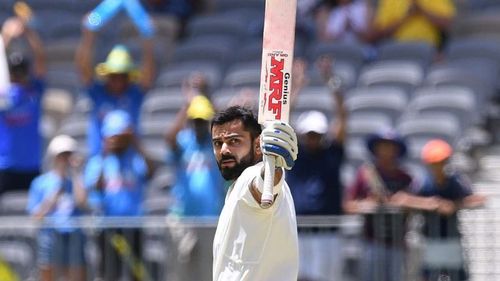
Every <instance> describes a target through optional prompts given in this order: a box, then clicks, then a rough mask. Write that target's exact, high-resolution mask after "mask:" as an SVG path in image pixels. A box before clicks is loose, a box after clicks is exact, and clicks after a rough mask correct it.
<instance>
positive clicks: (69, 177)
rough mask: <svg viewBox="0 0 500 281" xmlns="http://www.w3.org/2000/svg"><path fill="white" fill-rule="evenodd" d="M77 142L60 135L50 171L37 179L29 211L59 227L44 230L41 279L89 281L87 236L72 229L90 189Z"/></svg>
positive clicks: (53, 148)
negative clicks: (78, 152) (85, 252)
mask: <svg viewBox="0 0 500 281" xmlns="http://www.w3.org/2000/svg"><path fill="white" fill-rule="evenodd" d="M76 150H77V143H76V141H75V140H74V139H72V138H70V137H68V136H65V135H60V136H57V137H55V138H54V139H53V140H52V141H51V142H50V144H49V147H48V151H47V154H48V156H49V157H50V158H51V159H52V166H51V168H50V170H49V171H48V172H46V173H44V174H42V175H40V176H38V177H37V178H35V180H33V183H32V184H31V188H30V190H29V200H28V206H27V210H28V212H29V213H30V214H31V215H32V216H34V217H35V218H37V219H45V218H46V219H47V221H48V222H51V223H52V224H54V225H55V226H53V227H50V228H49V227H46V228H43V229H41V230H40V232H39V235H38V265H39V267H40V280H42V281H51V280H54V281H55V280H58V276H59V277H61V275H62V277H63V279H64V280H75V281H78V280H81V281H83V280H86V277H85V273H86V271H85V264H86V262H85V254H84V245H85V237H84V234H83V232H82V231H81V230H80V229H76V228H73V227H71V226H68V223H69V220H70V219H71V218H74V217H78V216H80V215H81V214H82V213H83V211H84V210H85V209H86V206H87V205H86V198H87V195H86V190H85V188H84V186H83V181H82V177H81V172H80V170H79V167H80V165H79V163H81V161H78V160H77V158H75V156H74V152H75V151H76Z"/></svg>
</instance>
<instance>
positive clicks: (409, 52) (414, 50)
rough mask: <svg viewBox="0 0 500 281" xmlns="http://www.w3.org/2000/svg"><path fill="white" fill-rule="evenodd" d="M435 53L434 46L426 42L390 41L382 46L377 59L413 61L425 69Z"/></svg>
mask: <svg viewBox="0 0 500 281" xmlns="http://www.w3.org/2000/svg"><path fill="white" fill-rule="evenodd" d="M435 54H436V50H435V49H434V47H433V46H432V45H430V44H427V43H424V42H388V43H385V44H383V45H382V46H380V48H379V50H378V56H377V60H381V61H386V60H396V61H411V62H415V63H418V64H419V65H420V66H422V67H423V68H424V69H425V68H427V66H429V65H430V64H431V63H432V61H433V59H434V56H435Z"/></svg>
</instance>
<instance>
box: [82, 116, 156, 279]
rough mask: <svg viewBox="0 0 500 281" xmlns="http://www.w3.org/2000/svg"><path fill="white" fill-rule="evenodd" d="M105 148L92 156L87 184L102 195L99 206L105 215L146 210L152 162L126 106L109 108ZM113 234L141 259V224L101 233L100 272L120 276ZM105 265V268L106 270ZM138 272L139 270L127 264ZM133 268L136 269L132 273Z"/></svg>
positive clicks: (136, 213)
mask: <svg viewBox="0 0 500 281" xmlns="http://www.w3.org/2000/svg"><path fill="white" fill-rule="evenodd" d="M102 136H103V138H104V144H103V146H104V149H103V152H102V153H101V154H97V155H94V156H93V157H92V158H90V159H89V161H88V163H87V167H86V171H85V185H86V187H87V189H89V191H90V192H93V193H97V194H100V195H101V202H100V208H101V212H102V214H103V215H104V216H111V217H123V216H126V217H137V216H141V215H142V214H143V210H142V202H143V197H144V185H145V181H146V180H147V179H148V178H149V177H150V176H151V174H152V164H151V162H150V161H149V160H148V159H147V157H146V156H145V154H144V152H143V151H142V149H141V147H140V146H139V143H138V140H137V138H136V136H135V135H134V131H133V129H132V118H131V117H130V115H129V114H128V113H127V112H125V111H123V110H114V111H111V112H109V113H108V114H107V115H106V116H105V117H104V120H103V124H102ZM113 237H121V238H123V237H125V240H124V241H126V242H127V243H128V244H129V245H130V248H131V249H132V250H131V251H132V252H133V255H134V256H135V257H138V258H139V260H140V259H141V254H142V245H141V231H140V229H138V228H127V229H105V230H103V231H102V232H101V234H100V235H99V238H98V240H99V245H100V249H101V257H102V258H103V260H102V262H101V263H100V268H99V271H100V272H99V274H100V276H101V277H102V278H104V280H119V276H120V273H121V272H122V270H121V265H122V263H121V261H122V262H123V259H124V258H123V257H119V256H118V251H112V250H111V249H113V244H112V243H111V240H112V239H114V238H113ZM105 269H106V271H105ZM127 269H128V270H127V272H128V273H130V275H132V273H133V274H134V275H135V276H134V277H136V278H137V279H139V278H138V277H137V275H136V273H137V272H136V271H134V270H132V268H127ZM131 271H133V272H132V273H131Z"/></svg>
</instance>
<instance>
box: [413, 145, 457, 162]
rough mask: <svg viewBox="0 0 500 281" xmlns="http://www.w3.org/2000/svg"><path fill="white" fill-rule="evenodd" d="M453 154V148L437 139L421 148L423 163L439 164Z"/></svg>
mask: <svg viewBox="0 0 500 281" xmlns="http://www.w3.org/2000/svg"><path fill="white" fill-rule="evenodd" d="M452 154H453V148H451V146H450V145H449V144H448V143H447V142H445V141H443V140H439V139H435V140H431V141H429V142H428V143H426V144H425V145H424V147H423V148H422V155H421V157H422V160H423V161H424V162H425V163H428V164H432V163H439V162H441V161H443V160H445V159H447V158H449V157H450V156H451V155H452Z"/></svg>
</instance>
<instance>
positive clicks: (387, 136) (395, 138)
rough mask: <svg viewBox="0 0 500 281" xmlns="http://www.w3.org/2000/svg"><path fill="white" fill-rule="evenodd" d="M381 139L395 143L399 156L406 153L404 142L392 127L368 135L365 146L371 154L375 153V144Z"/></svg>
mask: <svg viewBox="0 0 500 281" xmlns="http://www.w3.org/2000/svg"><path fill="white" fill-rule="evenodd" d="M381 141H387V142H392V143H393V144H395V145H396V146H397V147H398V148H399V157H403V156H405V155H406V152H407V148H406V143H405V141H404V140H403V138H402V137H401V136H400V135H399V134H398V133H397V132H396V131H395V130H394V129H384V130H382V131H380V132H378V133H376V134H372V135H370V136H369V137H368V139H367V141H366V146H367V147H368V150H370V152H371V153H372V154H375V146H376V145H377V143H379V142H381Z"/></svg>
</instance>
